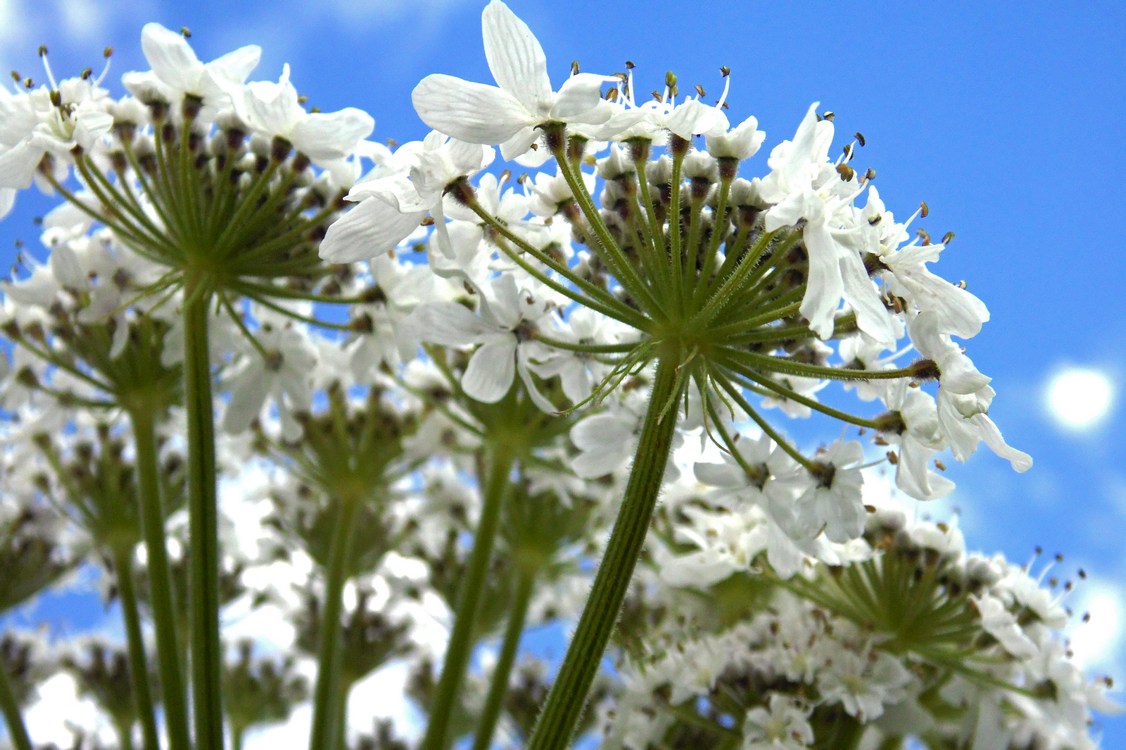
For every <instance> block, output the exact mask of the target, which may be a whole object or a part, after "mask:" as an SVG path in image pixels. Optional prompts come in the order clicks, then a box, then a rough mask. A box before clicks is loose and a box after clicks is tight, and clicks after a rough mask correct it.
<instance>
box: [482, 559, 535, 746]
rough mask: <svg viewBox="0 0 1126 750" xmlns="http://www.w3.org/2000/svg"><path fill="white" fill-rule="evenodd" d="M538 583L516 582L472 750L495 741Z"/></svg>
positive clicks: (522, 578) (530, 579)
mask: <svg viewBox="0 0 1126 750" xmlns="http://www.w3.org/2000/svg"><path fill="white" fill-rule="evenodd" d="M535 582H536V579H535V576H533V575H530V574H528V573H523V572H522V573H520V574H519V576H518V579H517V581H516V597H515V599H514V601H513V602H512V611H511V612H510V613H509V615H508V624H507V625H506V626H505V628H504V641H503V642H502V644H501V648H500V656H499V657H498V658H497V664H496V668H495V669H494V670H493V681H492V684H491V685H489V695H488V697H487V698H486V699H485V709H484V711H482V712H481V719H480V720H479V721H478V723H477V734H476V735H475V736H474V738H473V750H489V743H491V742H492V741H493V732H494V731H495V730H496V726H497V720H498V719H499V718H500V712H501V708H502V706H503V705H504V696H505V695H507V694H508V676H509V674H511V673H512V665H513V664H515V663H516V653H517V651H518V650H519V648H520V636H521V635H523V634H524V621H525V620H526V619H527V617H528V605H529V604H531V603H532V594H533V592H534V591H535Z"/></svg>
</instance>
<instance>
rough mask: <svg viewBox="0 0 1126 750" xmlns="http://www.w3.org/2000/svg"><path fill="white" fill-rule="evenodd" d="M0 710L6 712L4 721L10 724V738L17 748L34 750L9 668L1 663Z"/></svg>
mask: <svg viewBox="0 0 1126 750" xmlns="http://www.w3.org/2000/svg"><path fill="white" fill-rule="evenodd" d="M0 711H3V713H4V722H5V723H6V724H7V725H8V738H9V739H10V740H11V741H12V746H13V747H14V748H15V750H32V746H31V737H29V736H28V734H27V726H26V725H25V724H24V723H23V714H21V713H20V705H19V703H17V702H16V691H15V690H13V689H12V682H11V680H10V679H9V677H8V670H7V669H5V666H4V665H3V664H0Z"/></svg>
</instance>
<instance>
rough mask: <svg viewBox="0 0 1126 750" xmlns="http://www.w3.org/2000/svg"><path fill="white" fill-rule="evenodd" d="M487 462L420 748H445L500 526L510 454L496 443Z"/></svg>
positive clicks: (506, 494) (510, 461)
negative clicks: (477, 517)
mask: <svg viewBox="0 0 1126 750" xmlns="http://www.w3.org/2000/svg"><path fill="white" fill-rule="evenodd" d="M498 442H499V441H498ZM491 453H492V455H491V459H492V460H491V465H490V466H489V469H488V471H489V474H488V479H487V481H486V483H485V496H484V498H483V503H482V507H481V518H480V520H479V521H478V522H477V531H476V533H475V534H474V536H473V551H472V552H471V553H470V555H469V561H468V565H467V567H466V571H465V578H464V579H463V581H462V585H461V590H460V591H459V593H458V600H457V613H456V615H455V617H454V629H453V632H452V633H450V642H449V645H448V646H447V647H446V658H445V661H444V662H443V664H442V675H441V677H440V678H439V679H438V688H437V690H436V692H435V695H434V702H433V705H431V706H430V723H429V724H428V725H427V727H426V736H425V737H424V738H423V740H422V745H421V747H422V750H445V748H446V747H447V745H448V744H449V740H450V738H449V737H447V733H448V732H449V722H450V715H451V714H452V713H453V707H454V702H455V701H456V700H457V696H458V692H459V690H460V688H461V683H462V681H463V680H464V678H465V672H466V669H467V668H468V666H469V656H470V654H471V653H472V651H473V630H474V624H475V623H476V620H477V610H478V605H479V604H480V600H481V592H482V591H484V589H485V579H486V578H487V577H488V573H489V558H490V557H491V556H492V553H493V544H494V542H495V541H496V537H497V530H498V528H499V527H500V518H501V509H502V507H503V506H504V501H505V498H506V497H507V496H508V490H509V477H508V475H509V472H510V471H511V469H512V463H513V458H514V457H513V454H512V449H511V448H510V447H509V446H504V445H498V446H496V447H495V448H494V450H493V451H491Z"/></svg>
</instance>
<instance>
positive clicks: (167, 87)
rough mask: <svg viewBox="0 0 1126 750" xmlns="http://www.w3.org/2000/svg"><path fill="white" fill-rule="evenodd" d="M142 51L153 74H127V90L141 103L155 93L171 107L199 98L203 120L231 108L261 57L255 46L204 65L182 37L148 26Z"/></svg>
mask: <svg viewBox="0 0 1126 750" xmlns="http://www.w3.org/2000/svg"><path fill="white" fill-rule="evenodd" d="M141 49H142V50H144V52H145V59H146V60H148V62H149V65H151V66H152V70H151V71H147V72H144V73H126V74H125V75H124V76H122V79H121V80H122V83H123V84H124V85H125V88H127V89H129V91H131V92H132V93H133V94H134V96H136V97H137V98H138V99H142V100H143V99H145V98H146V95H147V94H148V93H149V92H151V91H152V90H155V91H157V92H159V93H160V95H161V96H162V97H163V98H164V99H165V100H166V101H168V102H169V103H178V102H180V101H182V100H183V99H184V97H185V96H193V97H197V98H199V99H200V100H201V101H202V102H203V105H204V107H205V111H204V112H203V113H201V116H203V117H204V119H210V117H208V116H207V114H209V113H213V112H214V111H215V110H217V109H218V108H222V107H226V106H229V105H230V104H231V98H232V96H233V95H234V94H235V93H236V92H237V91H238V90H239V89H240V88H241V87H242V84H243V82H244V81H245V80H246V77H247V76H248V75H250V72H251V71H252V70H254V68H255V67H257V65H258V60H259V59H260V58H261V57H262V49H261V48H260V47H258V46H257V45H253V44H252V45H247V46H245V47H240V48H239V49H237V50H234V51H233V52H228V53H227V54H225V55H223V56H222V57H219V58H217V59H215V60H213V61H211V62H209V63H206V64H204V63H202V62H200V60H199V58H198V57H196V54H195V52H194V51H193V50H192V48H191V46H190V45H189V44H188V41H187V40H186V39H185V38H184V37H183V35H182V34H178V33H176V32H174V31H172V30H170V29H166V28H165V27H163V26H161V25H160V24H159V23H147V24H145V26H144V28H143V29H141Z"/></svg>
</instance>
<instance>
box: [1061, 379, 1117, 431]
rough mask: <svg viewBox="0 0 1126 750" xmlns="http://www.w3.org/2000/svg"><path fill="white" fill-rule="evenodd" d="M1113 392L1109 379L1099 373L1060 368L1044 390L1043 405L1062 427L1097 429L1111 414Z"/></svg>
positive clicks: (1112, 385)
mask: <svg viewBox="0 0 1126 750" xmlns="http://www.w3.org/2000/svg"><path fill="white" fill-rule="evenodd" d="M1116 390H1117V389H1116V387H1115V382H1114V379H1113V378H1112V376H1111V375H1110V374H1109V373H1106V372H1104V371H1102V370H1097V369H1094V368H1087V367H1074V366H1067V367H1062V368H1060V369H1058V370H1057V371H1056V372H1055V373H1054V374H1053V375H1052V376H1051V377H1050V378H1049V380H1048V383H1047V385H1046V386H1045V388H1044V405H1045V407H1046V408H1047V410H1048V413H1049V415H1050V416H1051V417H1052V419H1053V420H1054V421H1055V422H1056V424H1058V425H1060V426H1061V427H1063V428H1065V429H1068V430H1074V431H1084V430H1089V429H1092V428H1094V427H1098V426H1099V425H1100V424H1101V423H1102V422H1103V421H1104V420H1105V419H1106V418H1107V416H1109V415H1110V412H1111V410H1112V409H1113V408H1114V401H1115V396H1116V393H1115V391H1116Z"/></svg>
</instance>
